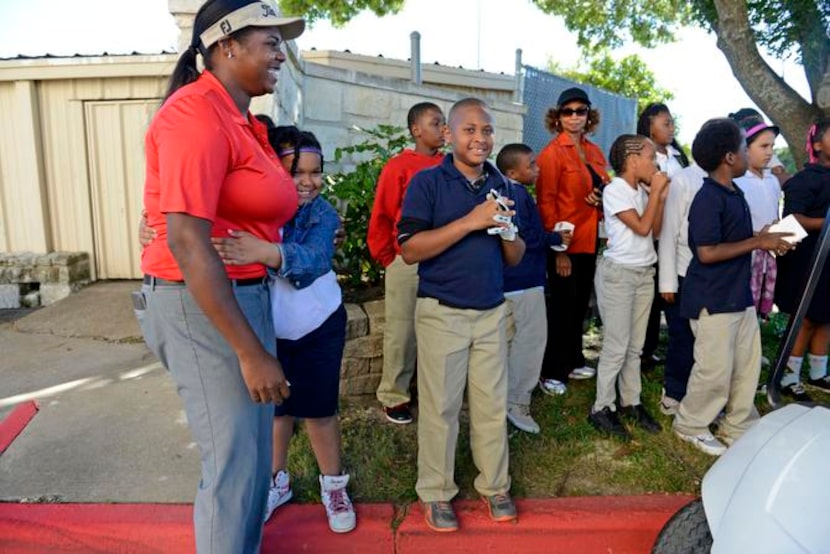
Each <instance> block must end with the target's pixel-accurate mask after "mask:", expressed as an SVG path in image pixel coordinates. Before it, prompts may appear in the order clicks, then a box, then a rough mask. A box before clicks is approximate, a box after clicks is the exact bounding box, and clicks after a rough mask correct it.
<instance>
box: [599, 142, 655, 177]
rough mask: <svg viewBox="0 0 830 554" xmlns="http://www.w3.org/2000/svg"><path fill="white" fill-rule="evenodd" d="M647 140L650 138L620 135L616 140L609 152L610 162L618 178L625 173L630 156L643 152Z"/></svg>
mask: <svg viewBox="0 0 830 554" xmlns="http://www.w3.org/2000/svg"><path fill="white" fill-rule="evenodd" d="M647 140H648V137H645V136H643V135H620V136H618V137H617V138H616V140H614V144H612V145H611V150H610V151H609V152H608V161H609V162H610V163H611V168H612V169H613V170H614V173H616V174H617V176H619V175H621V174H622V173H623V172H624V171H625V161H626V160H627V159H628V157H629V156H632V155H634V154H639V153H640V152H642V151H643V148H645V146H646V141H647Z"/></svg>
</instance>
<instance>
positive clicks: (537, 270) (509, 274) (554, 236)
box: [504, 182, 562, 292]
mask: <svg viewBox="0 0 830 554" xmlns="http://www.w3.org/2000/svg"><path fill="white" fill-rule="evenodd" d="M511 198H512V200H513V201H514V202H515V204H514V205H513V210H514V211H515V212H516V215H515V216H514V217H513V221H514V222H515V223H516V225H517V226H518V227H519V236H521V237H522V240H524V242H525V254H524V256H523V257H522V261H521V262H520V263H519V264H518V265H515V266H513V267H506V268H505V269H504V292H513V291H517V290H526V289H531V288H534V287H543V286H545V280H546V279H545V274H546V271H547V259H548V248H550V247H551V246H558V245H560V244H562V238H561V236H560V235H559V233H547V232H545V229H544V227H542V218H541V217H540V216H539V210H538V209H537V208H536V202H534V201H533V197H532V196H530V193H529V192H527V190H526V189H525V187H524V186H523V185H521V184H519V183H514V182H511Z"/></svg>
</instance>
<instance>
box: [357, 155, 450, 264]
mask: <svg viewBox="0 0 830 554" xmlns="http://www.w3.org/2000/svg"><path fill="white" fill-rule="evenodd" d="M443 159H444V155H443V154H441V153H440V152H439V153H437V154H435V155H434V156H427V155H425V154H419V153H418V152H416V151H415V150H410V149H406V150H404V151H403V152H401V153H400V154H398V155H397V156H394V157H392V158H391V159H390V160H389V161H388V162H387V163H386V165H385V166H383V169H382V170H381V172H380V177H378V186H377V189H376V190H375V204H374V206H372V216H371V218H370V219H369V233H368V236H367V237H366V242H367V244H368V245H369V252H370V253H371V254H372V257H373V258H374V259H375V260H377V261H378V262H379V263H380V264H382V265H383V266H384V267H386V266H388V265H389V264H391V263H392V262H393V261H394V260H395V256H397V255H398V254H400V253H401V247H400V245H398V241H397V236H398V222H399V221H400V220H401V206H402V205H403V197H404V194H405V193H406V187H408V186H409V181H411V180H412V176H413V175H415V174H416V173H418V172H419V171H421V170H422V169H427V168H429V167H434V166H436V165H438V164H440V163H441V160H443Z"/></svg>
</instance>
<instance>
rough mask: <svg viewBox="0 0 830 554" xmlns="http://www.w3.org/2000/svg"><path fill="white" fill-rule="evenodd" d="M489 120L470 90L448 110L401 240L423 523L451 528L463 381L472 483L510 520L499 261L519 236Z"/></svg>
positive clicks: (499, 517)
mask: <svg viewBox="0 0 830 554" xmlns="http://www.w3.org/2000/svg"><path fill="white" fill-rule="evenodd" d="M493 132H494V129H493V118H492V116H491V115H490V112H489V110H488V109H487V105H486V104H485V103H484V102H482V101H481V100H479V99H476V98H466V99H464V100H460V101H458V102H456V103H455V104H454V105H453V107H452V108H451V109H450V112H449V117H448V126H447V130H446V134H445V137H446V139H447V142H449V143H450V144H452V154H449V155H447V156H446V158H445V159H444V161H443V162H442V163H441V165H439V166H437V167H435V168H431V169H426V170H423V171H421V172H419V173H418V174H416V175H415V177H413V179H412V182H411V183H410V185H409V188H408V189H407V192H406V196H405V197H404V202H403V211H402V213H401V220H400V223H399V224H398V242H399V243H400V245H401V254H402V256H403V259H404V261H405V262H406V263H410V264H411V263H418V264H419V266H418V277H419V282H418V300H417V305H416V308H415V322H416V323H415V330H416V336H417V339H418V340H417V342H418V394H419V401H418V405H419V416H418V417H419V423H418V482H417V484H416V486H415V490H416V492H417V493H418V497H419V498H420V500H421V501H422V503H423V508H424V511H425V514H424V515H425V519H426V523H427V525H428V526H429V527H430V528H431V529H433V530H435V531H442V532H446V531H456V530H457V529H458V521H457V519H456V517H455V513H454V512H453V509H452V505H451V504H450V500H451V499H452V498H453V497H454V496H455V495H456V494H457V493H458V486H457V485H456V484H455V479H454V473H455V447H456V443H457V440H458V416H459V412H460V411H461V403H462V400H463V398H464V389H465V386H466V385H467V384H469V387H467V388H468V395H467V397H468V404H469V409H470V448H471V449H472V452H473V461H474V463H475V464H476V467H477V468H478V469H479V475H478V476H477V477H476V479H475V482H474V486H475V488H476V490H477V491H478V492H479V493H480V494H481V495H482V499H483V500H484V501H485V503H486V504H487V506H488V509H489V513H490V517H491V518H492V519H494V520H496V521H513V520H515V519H516V507H515V505H514V504H513V501H512V499H511V498H510V494H509V490H510V476H509V474H508V451H507V425H506V424H505V417H506V409H507V375H506V366H507V349H506V339H505V308H504V288H503V286H504V281H503V271H504V265H505V264H507V265H515V264H517V263H519V261H520V260H521V258H522V255H523V253H524V242H523V241H522V239H521V238H519V237H518V236H516V235H515V232H514V231H512V230H511V229H512V225H511V222H510V220H509V218H510V217H511V216H512V215H514V212H513V211H512V210H510V209H506V207H505V205H504V204H505V203H506V204H507V205H509V204H511V203H512V202H510V201H509V200H508V201H507V202H502V203H500V202H498V201H496V200H495V199H492V198H491V197H490V196H491V195H490V193H491V191H495V192H496V193H498V194H499V195H500V196H503V197H508V198H509V196H510V195H509V191H508V186H507V182H506V180H505V179H504V177H503V176H502V175H501V174H500V173H499V172H498V170H497V169H496V168H494V167H493V166H492V165H491V164H490V163H489V162H487V157H488V156H489V155H490V153H491V152H492V150H493Z"/></svg>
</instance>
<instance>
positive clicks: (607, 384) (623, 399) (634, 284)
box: [593, 258, 654, 412]
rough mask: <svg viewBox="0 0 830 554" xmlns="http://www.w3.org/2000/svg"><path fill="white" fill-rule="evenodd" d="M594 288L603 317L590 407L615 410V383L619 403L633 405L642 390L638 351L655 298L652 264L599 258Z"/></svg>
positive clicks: (637, 402) (641, 347) (644, 337)
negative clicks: (593, 391) (594, 389)
mask: <svg viewBox="0 0 830 554" xmlns="http://www.w3.org/2000/svg"><path fill="white" fill-rule="evenodd" d="M594 287H595V289H596V293H597V305H598V307H599V314H600V317H602V350H601V351H600V354H599V362H598V364H597V397H596V400H595V401H594V408H593V409H594V411H595V412H596V411H599V410H602V409H603V408H610V409H611V410H616V399H617V392H616V389H615V386H616V385H619V389H620V403H621V404H622V405H623V406H636V405H637V404H639V403H640V393H641V392H642V382H641V381H640V354H641V353H642V351H643V342H644V341H645V339H646V327H647V326H648V314H649V311H650V310H651V302H652V300H653V299H654V267H652V266H644V267H634V266H626V265H621V264H617V263H614V262H612V261H611V260H609V259H607V258H600V260H599V263H598V264H597V273H596V277H595V278H594Z"/></svg>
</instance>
